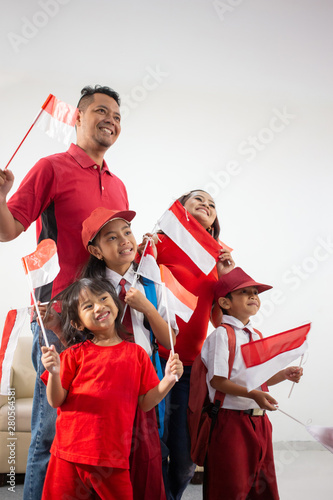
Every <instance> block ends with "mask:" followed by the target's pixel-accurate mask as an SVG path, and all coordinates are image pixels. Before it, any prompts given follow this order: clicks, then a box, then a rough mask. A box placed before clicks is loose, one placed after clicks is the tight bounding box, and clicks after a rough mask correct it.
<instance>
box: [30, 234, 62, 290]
mask: <svg viewBox="0 0 333 500" xmlns="http://www.w3.org/2000/svg"><path fill="white" fill-rule="evenodd" d="M22 263H23V267H24V272H25V274H29V277H30V280H31V284H32V287H33V288H38V287H40V286H43V285H47V284H48V283H51V282H52V281H53V280H54V278H55V277H56V276H57V274H58V273H59V271H60V267H59V261H58V254H57V245H56V243H55V241H54V240H51V239H46V240H42V241H41V242H40V243H39V244H38V245H37V248H36V250H35V252H33V253H31V254H30V255H26V256H25V257H22Z"/></svg>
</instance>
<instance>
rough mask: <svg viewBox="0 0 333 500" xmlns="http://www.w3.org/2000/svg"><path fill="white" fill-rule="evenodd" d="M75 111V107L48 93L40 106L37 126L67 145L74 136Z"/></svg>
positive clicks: (76, 111)
mask: <svg viewBox="0 0 333 500" xmlns="http://www.w3.org/2000/svg"><path fill="white" fill-rule="evenodd" d="M77 113H78V110H77V108H74V106H71V105H70V104H66V103H65V102H62V101H59V99H57V98H56V97H55V96H54V95H52V94H50V95H49V97H48V98H47V99H46V101H45V103H44V104H43V106H42V112H41V114H40V116H39V118H38V122H37V126H38V127H39V128H41V129H42V130H44V132H46V133H47V135H48V136H49V137H51V138H52V139H57V140H58V141H59V142H63V143H65V144H66V145H67V144H69V143H70V142H71V140H72V138H73V136H74V132H75V130H74V125H75V122H76V118H77Z"/></svg>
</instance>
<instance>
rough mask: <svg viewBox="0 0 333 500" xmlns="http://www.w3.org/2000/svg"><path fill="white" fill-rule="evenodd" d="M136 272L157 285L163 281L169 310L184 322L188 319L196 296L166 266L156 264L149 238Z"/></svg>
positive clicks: (195, 301) (194, 305) (195, 302)
mask: <svg viewBox="0 0 333 500" xmlns="http://www.w3.org/2000/svg"><path fill="white" fill-rule="evenodd" d="M137 273H138V274H140V275H141V276H143V277H145V278H148V279H150V280H151V281H154V283H157V284H159V285H162V284H163V283H164V284H165V289H166V295H167V297H166V300H167V303H168V304H167V305H168V308H169V310H170V311H172V312H173V313H174V314H176V315H177V316H179V317H180V318H181V319H182V320H183V321H185V322H187V321H188V320H189V319H190V317H191V316H192V314H193V311H194V309H195V308H196V305H197V302H198V298H197V297H196V296H195V295H193V294H192V293H191V292H189V291H188V290H186V289H185V288H184V287H183V286H182V285H181V284H180V283H179V282H178V281H177V280H176V278H175V277H174V276H173V274H172V273H171V271H170V270H169V269H168V268H167V267H165V266H164V265H161V266H158V265H157V262H156V259H155V256H154V253H153V249H152V244H151V241H150V240H149V241H148V243H147V246H146V248H145V250H144V252H143V255H142V257H141V260H140V264H139V266H138V270H137Z"/></svg>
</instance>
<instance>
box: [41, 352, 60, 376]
mask: <svg viewBox="0 0 333 500" xmlns="http://www.w3.org/2000/svg"><path fill="white" fill-rule="evenodd" d="M42 353H43V354H42V358H41V359H42V363H43V366H44V368H45V370H47V371H48V372H50V373H52V375H55V374H59V373H60V356H59V354H58V353H57V351H56V350H55V347H54V345H51V347H46V346H42Z"/></svg>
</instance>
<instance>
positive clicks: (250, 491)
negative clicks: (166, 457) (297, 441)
mask: <svg viewBox="0 0 333 500" xmlns="http://www.w3.org/2000/svg"><path fill="white" fill-rule="evenodd" d="M270 288H272V287H271V286H269V285H264V284H261V283H257V282H255V281H254V280H253V279H252V278H251V277H250V276H248V275H247V274H246V273H245V272H244V271H243V270H242V269H241V268H239V267H236V268H235V269H233V270H232V271H230V273H228V274H227V275H224V276H222V277H221V279H220V280H219V281H218V282H217V284H216V288H215V300H216V301H217V302H218V303H219V305H220V307H221V309H222V312H223V319H222V324H221V326H219V327H218V328H217V329H216V330H214V332H212V333H211V334H210V335H209V336H208V338H207V339H206V341H205V343H204V345H203V347H202V351H201V358H202V361H203V363H204V364H205V366H206V367H207V370H208V371H207V385H208V391H209V397H210V401H211V402H214V397H215V390H218V391H221V392H223V393H225V399H224V401H223V404H222V406H221V409H220V410H219V413H218V417H217V420H216V423H215V426H214V429H213V432H212V435H211V440H210V444H209V446H208V453H207V457H206V463H205V473H204V486H203V489H204V499H206V500H207V499H208V500H220V499H221V498H223V500H277V499H278V498H279V494H278V489H277V483H276V475H275V467H274V457H273V447H272V425H271V423H270V421H269V419H268V417H267V415H266V410H269V411H274V410H276V409H277V408H276V405H277V401H276V400H275V399H274V398H273V397H272V396H270V394H268V393H267V392H265V391H267V390H268V389H267V385H274V384H277V383H279V382H282V381H283V380H287V379H288V380H291V381H292V382H298V381H299V380H300V378H301V376H302V374H303V369H302V368H300V367H295V366H293V367H288V368H285V369H284V370H281V371H280V372H278V373H277V374H276V375H274V376H273V377H271V379H270V380H268V381H267V382H266V384H263V386H262V387H261V388H257V389H255V390H252V391H250V392H248V391H247V389H246V379H245V366H244V363H243V361H242V357H241V349H240V346H241V345H242V344H245V343H247V342H249V341H250V340H258V339H259V338H260V335H259V334H258V333H257V332H256V331H255V330H254V329H253V327H252V324H251V321H250V316H253V315H255V314H256V313H257V312H258V310H259V308H260V300H259V296H258V294H259V293H261V292H264V291H266V290H269V289H270ZM223 323H227V324H228V325H230V326H231V327H232V328H233V330H234V332H235V338H236V345H235V359H234V363H233V366H232V371H231V375H230V379H229V378H228V372H229V365H228V360H229V347H228V335H227V331H226V329H225V328H224V327H223Z"/></svg>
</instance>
